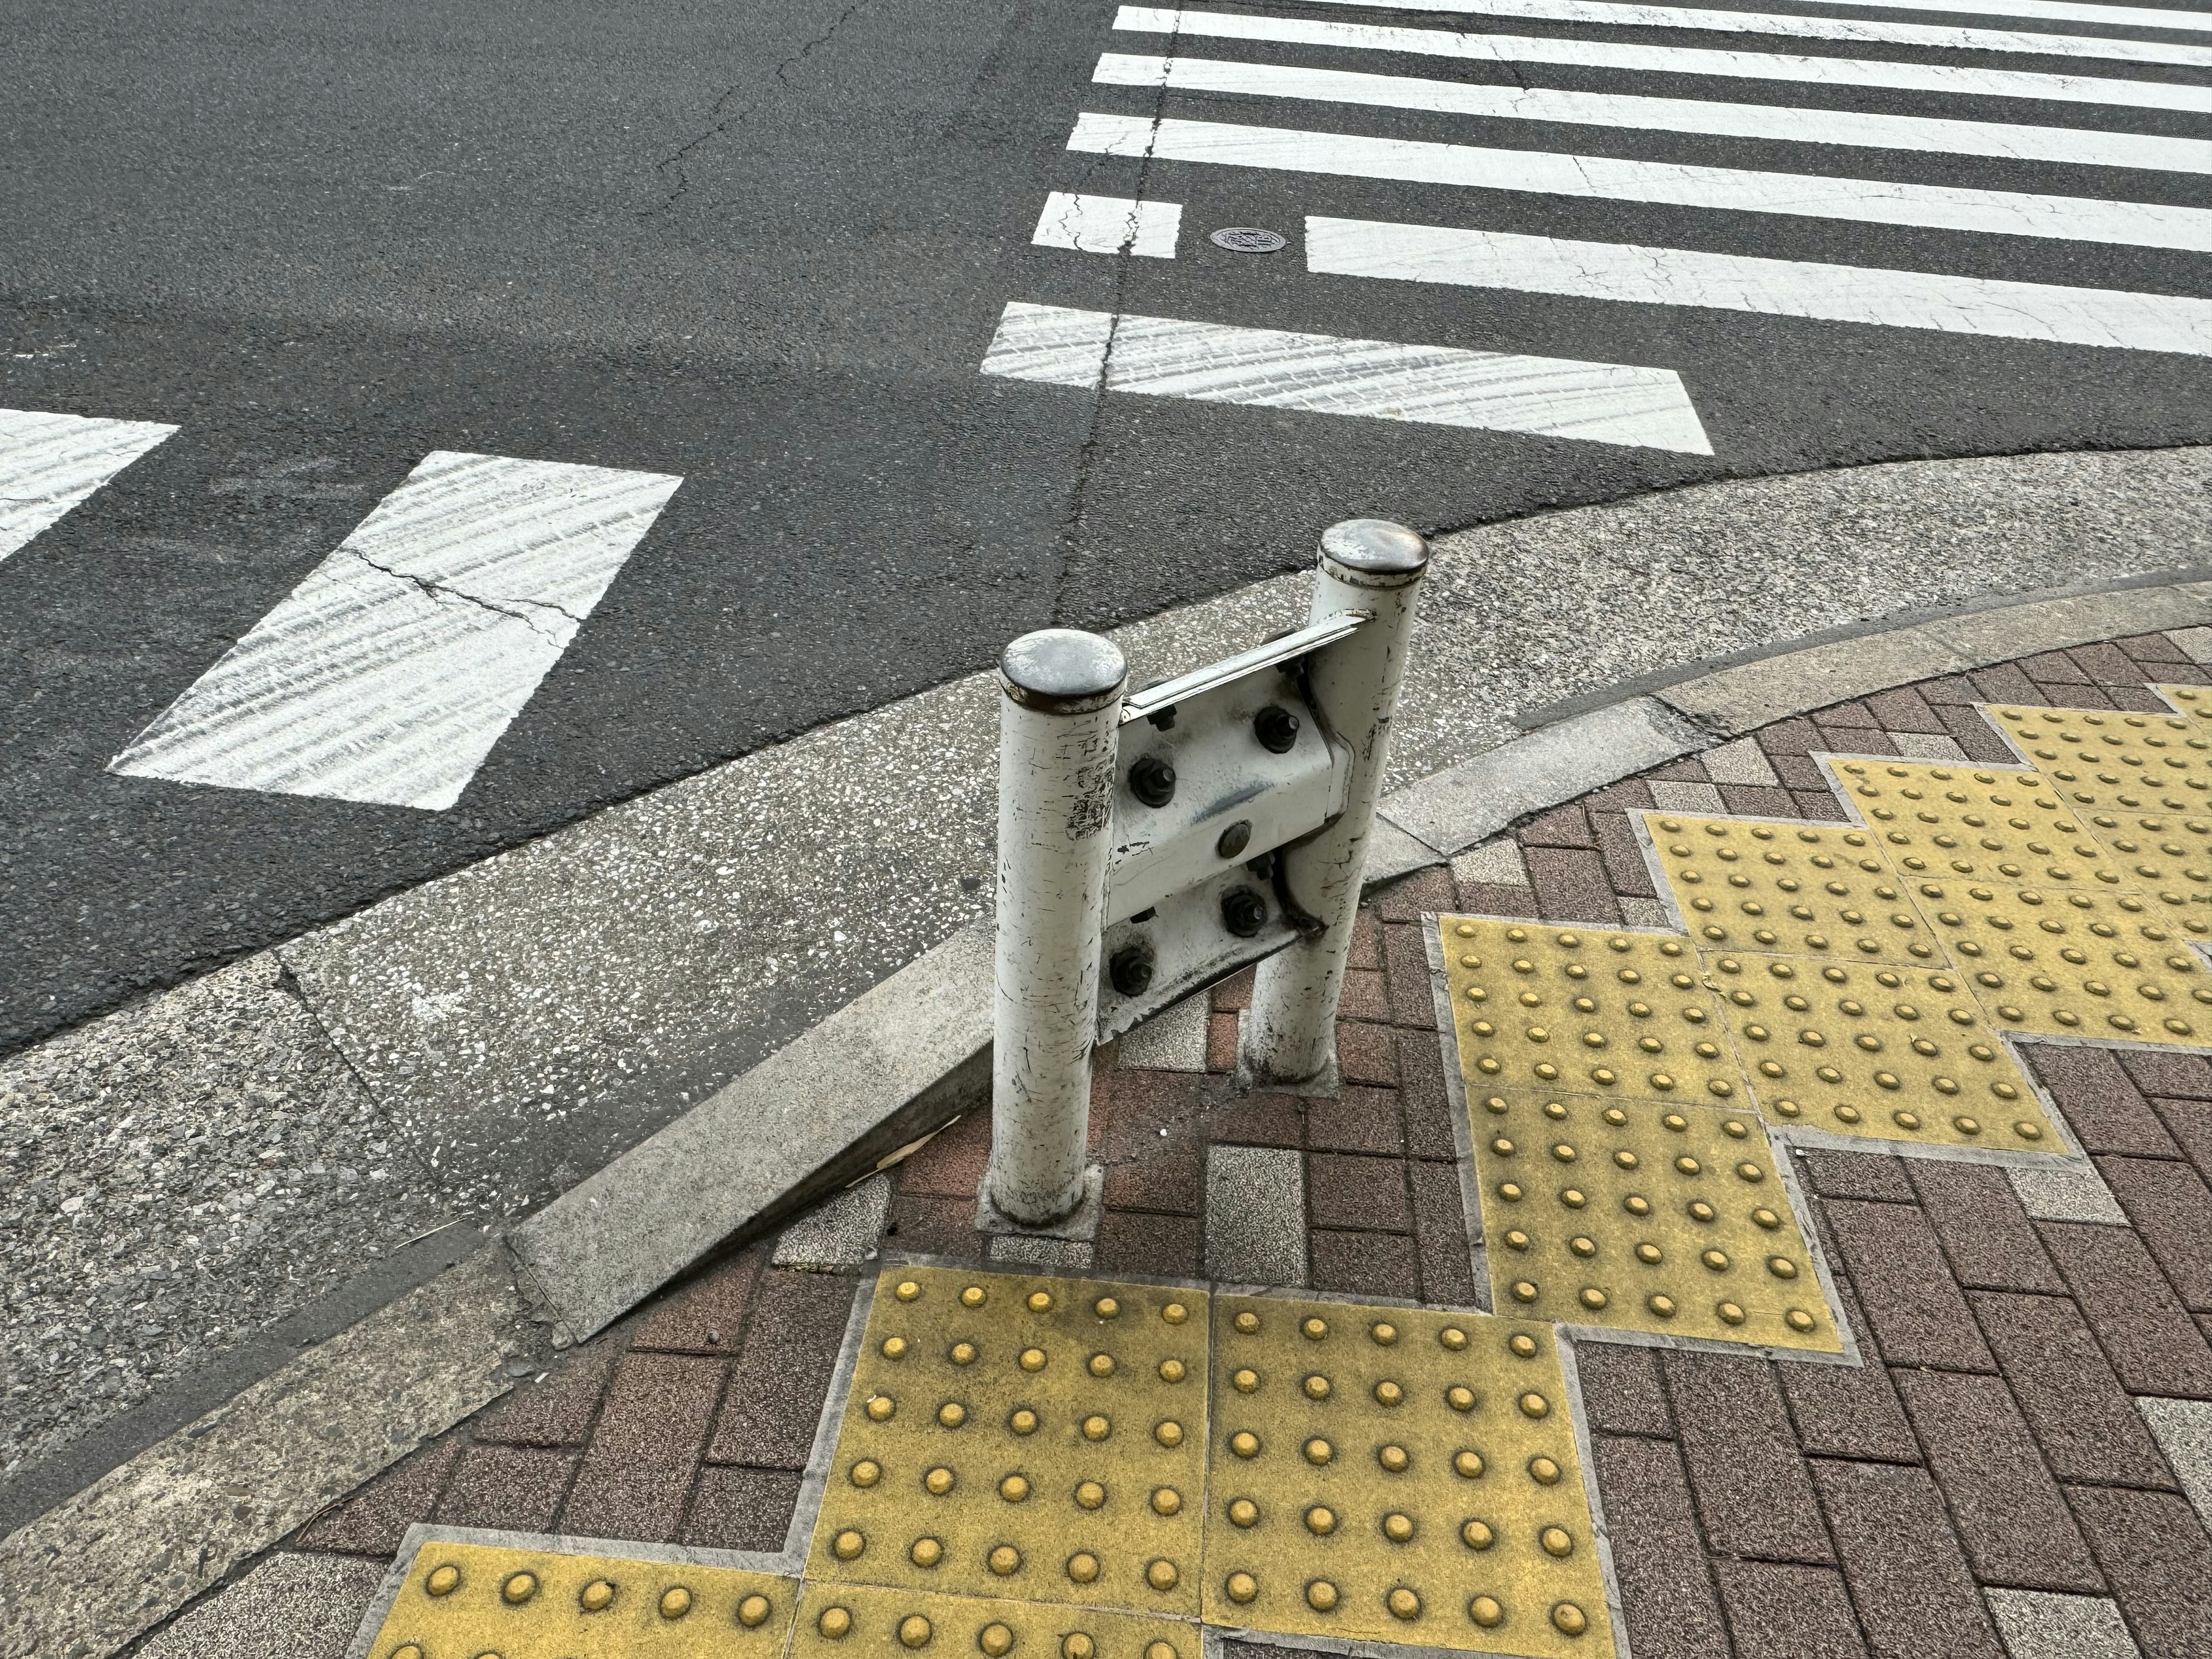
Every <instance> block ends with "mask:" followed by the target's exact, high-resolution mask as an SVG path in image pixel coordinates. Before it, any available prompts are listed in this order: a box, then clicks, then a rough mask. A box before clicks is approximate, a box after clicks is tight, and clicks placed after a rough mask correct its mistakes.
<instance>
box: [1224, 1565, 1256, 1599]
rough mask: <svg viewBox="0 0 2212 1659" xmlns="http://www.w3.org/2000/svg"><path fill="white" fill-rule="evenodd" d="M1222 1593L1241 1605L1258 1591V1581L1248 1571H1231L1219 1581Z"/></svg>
mask: <svg viewBox="0 0 2212 1659" xmlns="http://www.w3.org/2000/svg"><path fill="white" fill-rule="evenodd" d="M1221 1589H1222V1593H1223V1594H1224V1595H1226V1596H1228V1598H1229V1599H1230V1600H1231V1601H1234V1602H1236V1603H1237V1605H1238V1606H1239V1607H1242V1606H1243V1604H1244V1603H1245V1602H1247V1601H1250V1600H1252V1598H1253V1597H1255V1596H1256V1595H1259V1593H1260V1581H1259V1580H1258V1579H1256V1578H1255V1577H1253V1576H1252V1575H1251V1574H1250V1573H1249V1572H1232V1573H1231V1574H1230V1575H1229V1577H1226V1578H1225V1579H1223V1580H1222V1581H1221Z"/></svg>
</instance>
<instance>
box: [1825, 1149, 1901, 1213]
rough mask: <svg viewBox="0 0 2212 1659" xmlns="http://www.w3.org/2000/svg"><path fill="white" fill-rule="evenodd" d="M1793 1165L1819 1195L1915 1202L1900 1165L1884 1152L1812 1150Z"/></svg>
mask: <svg viewBox="0 0 2212 1659" xmlns="http://www.w3.org/2000/svg"><path fill="white" fill-rule="evenodd" d="M1797 1167H1798V1168H1799V1169H1801V1170H1803V1171H1804V1172H1805V1177H1806V1181H1807V1183H1808V1185H1809V1186H1810V1187H1811V1188H1812V1189H1813V1190H1814V1192H1816V1193H1818V1194H1820V1196H1821V1197H1823V1198H1869V1199H1875V1200H1879V1201H1881V1202H1882V1203H1885V1204H1911V1203H1912V1202H1914V1201H1915V1199H1914V1195H1913V1191H1912V1183H1911V1182H1909V1181H1907V1180H1906V1179H1905V1166H1904V1164H1901V1163H1900V1162H1899V1160H1897V1159H1896V1158H1892V1157H1891V1156H1889V1154H1888V1153H1887V1152H1819V1151H1813V1152H1807V1153H1806V1154H1805V1155H1804V1158H1803V1159H1802V1161H1801V1162H1800V1163H1799V1164H1798V1166H1797Z"/></svg>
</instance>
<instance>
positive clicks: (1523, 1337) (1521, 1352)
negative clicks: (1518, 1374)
mask: <svg viewBox="0 0 2212 1659" xmlns="http://www.w3.org/2000/svg"><path fill="white" fill-rule="evenodd" d="M1505 1346H1507V1347H1509V1348H1510V1349H1512V1350H1513V1352H1514V1353H1515V1354H1516V1356H1517V1357H1518V1358H1522V1359H1534V1358H1535V1357H1536V1339H1535V1338H1534V1337H1533V1336H1530V1335H1529V1334H1528V1333H1527V1332H1525V1331H1516V1332H1515V1333H1514V1334H1513V1335H1512V1336H1510V1337H1509V1338H1508V1339H1507V1340H1506V1343H1505Z"/></svg>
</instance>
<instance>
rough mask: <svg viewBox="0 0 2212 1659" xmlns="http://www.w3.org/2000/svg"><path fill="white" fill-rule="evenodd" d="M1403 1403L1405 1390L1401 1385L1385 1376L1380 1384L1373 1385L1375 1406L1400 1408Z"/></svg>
mask: <svg viewBox="0 0 2212 1659" xmlns="http://www.w3.org/2000/svg"><path fill="white" fill-rule="evenodd" d="M1405 1402H1406V1389H1405V1386H1404V1385H1403V1384H1402V1383H1394V1382H1392V1381H1391V1380H1390V1379H1389V1377H1387V1376H1386V1377H1384V1378H1383V1380H1382V1381H1381V1382H1380V1383H1376V1385H1375V1403H1376V1405H1378V1406H1402V1405H1403V1404H1405Z"/></svg>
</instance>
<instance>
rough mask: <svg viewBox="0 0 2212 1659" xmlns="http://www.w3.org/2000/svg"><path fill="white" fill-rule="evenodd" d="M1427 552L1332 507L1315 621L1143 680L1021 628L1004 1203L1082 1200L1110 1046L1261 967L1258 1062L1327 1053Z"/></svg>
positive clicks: (1283, 1070) (1012, 770) (1002, 948)
mask: <svg viewBox="0 0 2212 1659" xmlns="http://www.w3.org/2000/svg"><path fill="white" fill-rule="evenodd" d="M1428 560H1429V552H1428V547H1427V544H1425V543H1424V542H1423V541H1422V539H1421V538H1420V537H1419V536H1418V535H1416V534H1414V533H1413V532H1412V531H1410V530H1407V529H1406V528H1405V527H1404V526H1400V525H1395V524H1390V523H1388V522H1385V521H1384V520H1379V519H1353V520H1347V521H1346V522H1345V523H1343V524H1340V525H1336V526H1332V527H1331V528H1330V529H1329V530H1328V532H1327V533H1326V534H1324V535H1323V536H1322V543H1321V556H1320V561H1319V568H1318V569H1317V570H1316V574H1315V577H1314V594H1313V605H1312V608H1311V610H1310V611H1309V613H1308V621H1307V623H1306V625H1305V626H1304V628H1301V629H1297V630H1296V631H1295V632H1293V633H1290V634H1287V635H1284V636H1283V637H1281V638H1279V639H1277V640H1272V641H1268V642H1267V644H1265V645H1261V646H1259V647H1255V648H1254V649H1252V650H1249V651H1246V652H1242V653H1239V654H1237V655H1236V656H1233V657H1230V658H1228V659H1225V660H1223V661H1221V662H1218V663H1215V664H1212V665H1211V666H1209V667H1206V668H1201V669H1199V670H1197V671H1194V672H1193V673H1189V674H1185V675H1183V676H1182V677H1181V678H1176V679H1173V680H1169V681H1166V682H1164V683H1163V684H1158V685H1154V686H1150V687H1147V688H1146V689H1145V690H1142V691H1139V692H1137V693H1135V694H1134V695H1129V694H1128V693H1127V678H1128V671H1127V665H1126V664H1125V663H1124V662H1123V660H1122V657H1121V651H1120V650H1119V649H1118V648H1117V647H1115V646H1114V645H1113V643H1112V642H1111V641H1107V640H1103V639H1101V638H1099V637H1098V636H1097V635H1093V634H1085V633H1079V632H1077V631H1075V630H1073V629H1045V630H1043V631H1042V632H1039V633H1035V634H1028V635H1024V636H1023V637H1022V638H1020V639H1018V640H1016V641H1014V642H1013V643H1012V645H1010V646H1008V647H1006V654H1005V656H1004V657H1003V658H1002V659H1001V660H1000V684H1001V686H1002V688H1003V689H1004V690H1005V693H1006V695H1005V696H1004V698H1003V699H1002V700H1001V702H1000V720H999V887H998V906H999V938H998V968H997V985H996V993H995V1006H994V1041H995V1045H996V1046H995V1051H994V1060H993V1077H992V1134H991V1162H990V1167H989V1169H988V1170H987V1171H986V1172H985V1175H984V1176H983V1187H982V1191H981V1194H980V1196H981V1199H982V1200H983V1206H984V1210H985V1212H986V1213H987V1214H989V1213H991V1212H995V1213H996V1215H998V1216H1000V1217H1003V1218H1006V1220H1008V1221H1010V1222H1012V1223H1014V1224H1016V1225H1024V1226H1045V1225H1051V1224H1053V1223H1054V1222H1057V1221H1060V1219H1061V1218H1065V1217H1066V1216H1068V1215H1070V1214H1071V1213H1072V1212H1075V1211H1077V1210H1078V1209H1079V1207H1080V1206H1082V1205H1083V1203H1084V1200H1085V1160H1084V1151H1085V1141H1086V1137H1087V1133H1088V1129H1089V1123H1090V1115H1091V1049H1092V1048H1093V1047H1094V1046H1095V1045H1096V1044H1097V1043H1099V1042H1107V1041H1109V1040H1110V1039H1112V1038H1113V1037H1115V1036H1119V1035H1121V1033H1122V1032H1123V1031H1126V1030H1128V1029H1129V1028H1130V1027H1131V1026H1133V1025H1134V1024H1137V1023H1138V1022H1139V1020H1141V1019H1143V1018H1145V1017H1146V1015H1148V1014H1151V1013H1152V1012H1156V1011H1158V1009H1161V1008H1164V1007H1165V1006H1167V1005H1168V1004H1170V1003H1171V1002H1174V1001H1175V1000H1177V999H1178V998H1181V997H1182V996H1184V995H1186V994H1188V993H1190V992H1192V991H1194V990H1196V989H1198V988H1199V987H1201V986H1205V985H1209V984H1211V983H1212V982H1213V981H1215V980H1218V979H1219V978H1221V977H1222V976H1224V975H1226V974H1229V973H1231V972H1233V971H1235V970H1236V969H1238V968H1241V967H1243V966H1244V965H1245V964H1247V963H1253V962H1258V963H1261V968H1260V972H1259V976H1258V982H1257V985H1256V987H1255V991H1254V994H1253V1000H1252V1007H1251V1010H1250V1012H1249V1014H1248V1015H1247V1016H1246V1018H1245V1023H1244V1036H1243V1048H1242V1052H1241V1054H1240V1055H1239V1070H1240V1071H1241V1072H1242V1073H1244V1074H1245V1076H1246V1077H1247V1078H1248V1079H1250V1080H1251V1081H1254V1082H1261V1083H1304V1082H1309V1081H1311V1080H1313V1079H1320V1078H1323V1077H1325V1076H1327V1075H1328V1073H1330V1071H1331V1069H1332V1068H1333V1066H1334V1062H1335V1057H1336V1041H1335V1038H1336V1006H1337V999H1338V995H1339V994H1340V992H1341V990H1342V988H1343V985H1344V965H1345V960H1346V956H1347V954H1348V953H1349V951H1350V950H1351V947H1352V921H1353V918H1354V916H1355V915H1356V914H1357V912H1358V905H1359V882H1360V872H1361V867H1362V866H1363V864H1364V859H1365V854H1366V848H1367V843H1368V840H1369V838H1370V836H1371V835H1372V833H1373V830H1374V823H1375V803H1376V797H1377V796H1378V794H1379V793H1381V788H1382V781H1383V763H1384V760H1385V758H1386V757H1387V754H1388V750H1389V732H1390V714H1391V710H1392V708H1394V707H1395V704H1396V702H1397V699H1398V683H1399V680H1400V678H1401V676H1402V674H1403V672H1404V669H1405V661H1406V647H1407V639H1408V636H1409V635H1410V634H1411V632H1412V628H1413V611H1414V602H1415V597H1416V593H1417V591H1418V588H1419V583H1420V580H1421V578H1422V576H1423V575H1424V574H1426V572H1427V569H1428Z"/></svg>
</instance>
